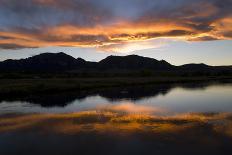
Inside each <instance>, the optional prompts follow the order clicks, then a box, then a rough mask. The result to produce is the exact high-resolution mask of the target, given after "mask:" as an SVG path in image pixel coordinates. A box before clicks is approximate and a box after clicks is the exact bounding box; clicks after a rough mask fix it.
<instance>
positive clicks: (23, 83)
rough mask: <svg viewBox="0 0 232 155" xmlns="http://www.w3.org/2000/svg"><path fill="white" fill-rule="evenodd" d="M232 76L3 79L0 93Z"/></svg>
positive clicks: (193, 81)
mask: <svg viewBox="0 0 232 155" xmlns="http://www.w3.org/2000/svg"><path fill="white" fill-rule="evenodd" d="M231 79H232V78H231V77H171V78H168V77H165V78H162V77H152V78H148V77H147V78H134V77H131V78H129V77H121V78H120V77H118V78H66V79H65V78H49V79H1V80H0V95H1V96H4V95H28V94H43V93H44V94H47V93H59V92H72V91H77V92H78V91H88V90H93V89H101V88H109V87H123V86H136V85H150V84H163V83H165V84H166V83H191V82H192V83H196V82H206V81H217V80H218V81H221V80H231Z"/></svg>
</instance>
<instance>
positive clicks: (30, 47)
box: [0, 0, 232, 65]
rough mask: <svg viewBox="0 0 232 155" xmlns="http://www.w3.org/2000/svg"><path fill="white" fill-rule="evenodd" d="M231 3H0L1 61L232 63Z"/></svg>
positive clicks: (64, 0)
mask: <svg viewBox="0 0 232 155" xmlns="http://www.w3.org/2000/svg"><path fill="white" fill-rule="evenodd" d="M231 10H232V0H0V61H2V60H5V59H19V58H25V57H29V56H32V55H35V54H38V53H44V52H65V53H67V54H70V55H72V56H74V57H82V58H84V59H86V60H91V61H99V60H101V59H103V58H104V57H106V56H108V55H128V54H138V55H142V56H147V57H153V58H156V59H159V60H160V59H165V60H167V61H169V62H170V63H172V64H175V65H181V64H185V63H200V62H203V63H207V64H210V65H232V52H231V50H232V41H231V39H232V11H231Z"/></svg>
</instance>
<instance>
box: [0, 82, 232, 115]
mask: <svg viewBox="0 0 232 155" xmlns="http://www.w3.org/2000/svg"><path fill="white" fill-rule="evenodd" d="M117 106H118V107H122V108H123V106H124V110H126V111H127V110H128V111H129V112H132V113H133V112H134V113H137V112H141V113H142V112H143V111H139V109H147V111H149V110H150V112H152V111H153V112H154V113H153V114H155V115H170V114H179V113H195V112H196V113H217V112H232V84H228V83H227V84H225V83H224V84H219V83H210V84H198V85H196V84H185V85H180V84H179V85H158V86H147V87H130V88H118V89H117V88H116V89H108V90H104V91H101V92H96V93H92V94H84V95H81V96H78V94H75V93H74V94H71V95H69V94H64V95H57V96H56V95H55V96H38V97H35V98H30V99H25V100H22V101H17V100H16V101H1V102H0V114H8V113H70V112H80V111H89V110H100V109H104V108H111V107H117ZM126 107H127V108H128V109H126ZM122 110H123V109H122Z"/></svg>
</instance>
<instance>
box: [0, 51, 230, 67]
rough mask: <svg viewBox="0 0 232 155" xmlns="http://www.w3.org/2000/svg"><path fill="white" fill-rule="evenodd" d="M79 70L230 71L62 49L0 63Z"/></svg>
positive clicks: (4, 64) (5, 65)
mask: <svg viewBox="0 0 232 155" xmlns="http://www.w3.org/2000/svg"><path fill="white" fill-rule="evenodd" d="M71 70H72V71H73V70H76V71H79V70H82V71H83V70H84V71H85V70H96V71H106V70H109V71H112V70H133V71H135V70H151V71H212V70H221V71H222V70H226V71H231V72H232V66H209V65H207V64H203V63H200V64H194V63H191V64H185V65H181V66H174V65H172V64H170V63H168V62H167V61H165V60H156V59H154V58H149V57H143V56H139V55H127V56H113V55H111V56H108V57H106V58H105V59H102V60H101V61H99V62H91V61H86V60H84V59H82V58H74V57H72V56H70V55H67V54H65V53H63V52H60V53H42V54H39V55H35V56H32V57H29V58H25V59H19V60H12V59H8V60H5V61H2V62H0V71H7V72H9V71H19V72H21V71H22V72H23V71H33V72H36V71H49V72H61V71H71Z"/></svg>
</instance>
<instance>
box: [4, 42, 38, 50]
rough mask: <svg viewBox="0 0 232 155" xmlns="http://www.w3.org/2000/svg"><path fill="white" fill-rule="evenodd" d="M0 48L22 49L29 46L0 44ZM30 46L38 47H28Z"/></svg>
mask: <svg viewBox="0 0 232 155" xmlns="http://www.w3.org/2000/svg"><path fill="white" fill-rule="evenodd" d="M0 47H1V48H2V49H22V48H29V47H28V46H22V45H17V44H10V43H9V44H8V43H7V44H0ZM30 48H38V47H30Z"/></svg>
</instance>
